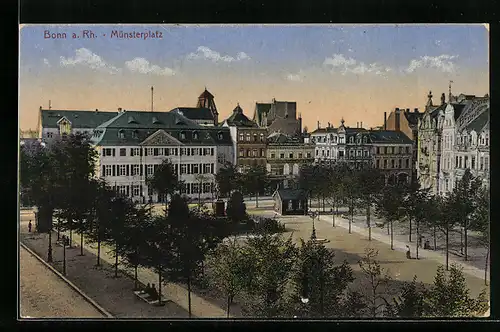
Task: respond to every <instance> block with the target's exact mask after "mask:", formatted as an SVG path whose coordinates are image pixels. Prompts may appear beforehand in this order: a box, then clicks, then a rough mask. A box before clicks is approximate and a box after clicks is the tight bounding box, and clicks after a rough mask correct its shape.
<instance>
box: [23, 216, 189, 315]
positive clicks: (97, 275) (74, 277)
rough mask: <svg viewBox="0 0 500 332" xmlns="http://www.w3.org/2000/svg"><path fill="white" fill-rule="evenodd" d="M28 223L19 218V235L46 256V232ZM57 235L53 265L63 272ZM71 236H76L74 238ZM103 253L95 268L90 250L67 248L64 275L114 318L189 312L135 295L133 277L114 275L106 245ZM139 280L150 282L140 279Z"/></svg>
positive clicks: (54, 238)
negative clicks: (33, 229) (32, 230)
mask: <svg viewBox="0 0 500 332" xmlns="http://www.w3.org/2000/svg"><path fill="white" fill-rule="evenodd" d="M27 223H28V221H27V220H24V219H23V218H22V219H21V224H20V226H21V229H20V231H21V234H20V239H21V241H22V242H23V243H24V244H25V245H26V246H27V247H28V248H30V249H31V250H33V251H34V252H35V253H37V254H38V255H39V256H40V257H42V258H44V259H45V258H46V257H47V250H48V234H33V233H28V230H27ZM56 239H57V235H56V233H55V232H54V233H53V235H52V240H53V260H54V263H52V266H54V267H55V268H56V269H57V270H58V271H60V272H62V266H63V263H62V262H63V248H62V247H61V246H59V245H57V244H55V243H56ZM74 240H77V239H76V238H74ZM102 253H103V255H102V256H103V259H102V260H101V264H102V267H100V268H97V267H96V266H95V264H96V257H95V255H94V254H93V252H92V250H87V248H85V250H84V256H80V255H79V254H80V248H77V247H74V248H73V249H66V270H67V274H66V277H67V278H68V279H69V280H70V281H71V282H73V283H74V284H75V285H76V286H77V287H78V288H80V289H81V290H82V291H83V292H84V293H85V294H87V295H88V296H89V297H90V298H92V299H93V300H94V301H95V302H97V303H98V304H99V305H100V306H101V307H103V308H104V309H105V310H107V311H108V312H109V313H110V314H111V315H113V316H114V317H116V318H170V317H184V318H185V317H187V316H188V314H187V312H186V311H185V310H184V309H183V308H181V307H180V306H178V305H177V304H176V303H174V302H172V301H167V302H166V304H165V306H162V307H157V306H154V305H150V304H147V303H145V302H143V301H142V300H140V299H138V298H137V297H136V296H135V295H134V293H133V288H134V281H133V279H132V278H130V277H129V276H127V275H124V274H123V273H119V277H118V278H114V268H113V266H112V265H111V264H110V263H109V262H110V261H112V259H111V256H110V255H108V254H107V253H106V249H103V250H102ZM140 281H141V282H146V283H147V282H150V281H146V280H143V279H141V280H140ZM152 282H154V283H155V284H157V283H158V282H157V281H152ZM165 294H168V293H165ZM186 297H187V296H186ZM167 298H168V296H167Z"/></svg>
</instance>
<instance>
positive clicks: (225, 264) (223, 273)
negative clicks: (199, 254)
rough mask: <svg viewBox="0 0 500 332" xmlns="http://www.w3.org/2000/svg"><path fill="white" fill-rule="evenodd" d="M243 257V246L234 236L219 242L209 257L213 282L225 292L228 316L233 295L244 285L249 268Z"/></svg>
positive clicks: (246, 260)
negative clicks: (224, 241)
mask: <svg viewBox="0 0 500 332" xmlns="http://www.w3.org/2000/svg"><path fill="white" fill-rule="evenodd" d="M245 258H246V257H245V254H244V250H243V247H242V246H241V244H239V243H238V242H237V240H236V238H231V239H228V241H227V242H226V243H220V244H219V245H218V246H217V248H216V249H215V250H214V252H213V254H212V255H211V257H210V258H209V265H210V266H211V267H212V270H213V275H212V281H213V284H214V285H215V287H216V288H218V289H219V290H220V291H222V292H223V293H224V294H225V296H226V299H227V317H228V318H229V316H230V313H229V312H230V308H231V304H232V303H233V301H234V298H235V296H236V295H238V294H239V293H240V292H241V291H242V290H243V289H244V287H245V281H246V276H247V273H248V271H249V268H250V266H249V264H248V263H249V262H248V259H245Z"/></svg>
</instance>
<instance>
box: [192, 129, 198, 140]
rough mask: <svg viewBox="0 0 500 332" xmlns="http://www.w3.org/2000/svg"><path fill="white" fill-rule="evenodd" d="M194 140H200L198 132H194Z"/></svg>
mask: <svg viewBox="0 0 500 332" xmlns="http://www.w3.org/2000/svg"><path fill="white" fill-rule="evenodd" d="M193 139H198V132H197V131H193Z"/></svg>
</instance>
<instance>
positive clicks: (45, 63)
mask: <svg viewBox="0 0 500 332" xmlns="http://www.w3.org/2000/svg"><path fill="white" fill-rule="evenodd" d="M43 64H44V65H46V66H47V67H50V62H49V60H48V59H45V58H44V59H43Z"/></svg>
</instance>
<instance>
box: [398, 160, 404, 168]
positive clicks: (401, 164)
mask: <svg viewBox="0 0 500 332" xmlns="http://www.w3.org/2000/svg"><path fill="white" fill-rule="evenodd" d="M398 168H403V161H402V160H401V159H398Z"/></svg>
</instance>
